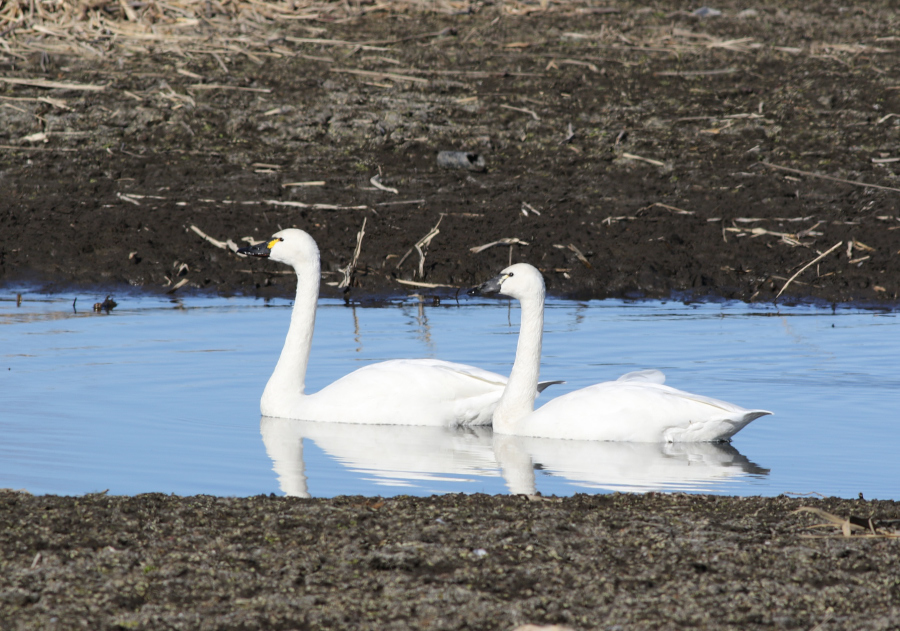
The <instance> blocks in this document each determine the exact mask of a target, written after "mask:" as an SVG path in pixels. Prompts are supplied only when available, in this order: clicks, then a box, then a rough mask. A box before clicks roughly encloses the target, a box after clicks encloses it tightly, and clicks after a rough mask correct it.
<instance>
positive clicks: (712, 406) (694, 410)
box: [477, 263, 771, 443]
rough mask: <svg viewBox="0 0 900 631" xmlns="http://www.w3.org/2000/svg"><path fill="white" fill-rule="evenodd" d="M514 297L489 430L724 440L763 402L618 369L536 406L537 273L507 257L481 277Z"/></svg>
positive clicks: (540, 286)
mask: <svg viewBox="0 0 900 631" xmlns="http://www.w3.org/2000/svg"><path fill="white" fill-rule="evenodd" d="M477 291H478V292H479V293H500V294H503V295H506V296H510V297H512V298H516V299H518V300H519V301H520V303H521V305H522V324H521V329H520V332H519V342H518V346H517V348H516V359H515V363H514V364H513V368H512V371H511V373H510V377H509V382H508V383H507V386H506V390H505V391H504V392H503V396H502V397H501V399H500V403H499V404H498V405H497V408H496V410H495V411H494V418H493V426H494V432H495V433H498V434H514V435H517V436H532V437H540V438H566V439H573V440H611V441H632V442H669V443H670V442H718V441H727V440H730V439H731V437H732V436H733V435H734V434H736V433H737V432H738V431H740V430H741V429H742V428H743V427H744V426H746V425H747V424H748V423H750V422H751V421H753V420H754V419H756V418H759V417H760V416H764V415H766V414H771V412H767V411H765V410H747V409H744V408H742V407H740V406H737V405H734V404H732V403H728V402H726V401H719V400H718V399H712V398H710V397H704V396H701V395H696V394H691V393H688V392H683V391H681V390H676V389H675V388H672V387H669V386H667V385H665V384H664V381H665V376H664V375H663V374H662V373H661V372H659V371H657V370H649V371H640V372H636V373H628V374H627V375H623V376H622V377H620V378H619V379H618V380H617V381H609V382H604V383H598V384H595V385H593V386H588V387H586V388H582V389H580V390H576V391H574V392H570V393H568V394H565V395H562V396H560V397H557V398H555V399H553V400H551V401H549V402H547V403H546V404H544V405H543V406H542V407H540V408H539V409H537V410H535V409H534V399H535V395H536V393H537V390H536V388H535V384H537V379H538V374H539V371H540V357H541V337H542V333H543V331H542V329H543V323H544V295H545V290H544V279H543V278H542V277H541V274H540V272H538V270H537V269H535V268H534V267H532V266H531V265H528V264H527V263H517V264H516V265H512V266H510V267H508V268H506V269H505V270H503V272H502V273H501V274H500V275H499V276H497V277H496V278H493V279H491V280H489V281H488V282H486V283H484V284H483V285H481V286H480V287H479V288H478V290H477Z"/></svg>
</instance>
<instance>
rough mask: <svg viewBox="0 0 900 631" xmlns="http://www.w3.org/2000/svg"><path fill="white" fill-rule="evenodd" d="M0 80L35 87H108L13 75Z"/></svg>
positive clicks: (67, 88) (95, 88)
mask: <svg viewBox="0 0 900 631" xmlns="http://www.w3.org/2000/svg"><path fill="white" fill-rule="evenodd" d="M0 81H5V82H6V83H12V84H15V85H27V86H30V87H34V88H47V89H49V90H85V91H93V92H100V91H102V90H105V89H106V86H105V85H90V84H86V83H62V82H60V81H47V80H46V79H14V78H13V77H0Z"/></svg>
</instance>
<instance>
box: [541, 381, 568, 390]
mask: <svg viewBox="0 0 900 631" xmlns="http://www.w3.org/2000/svg"><path fill="white" fill-rule="evenodd" d="M560 383H565V381H541V382H539V383H538V385H537V390H538V393H541V392H543V391H544V390H546V389H547V388H549V387H550V386H555V385H557V384H560Z"/></svg>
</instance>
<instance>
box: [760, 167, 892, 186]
mask: <svg viewBox="0 0 900 631" xmlns="http://www.w3.org/2000/svg"><path fill="white" fill-rule="evenodd" d="M760 164H763V165H765V166H767V167H770V168H772V169H778V170H780V171H788V172H790V173H797V174H798V175H805V176H807V177H816V178H819V179H820V180H828V181H830V182H839V183H841V184H852V185H853V186H864V187H866V188H877V189H879V190H882V191H894V192H897V193H900V188H892V187H890V186H880V185H878V184H866V183H865V182H857V181H856V180H845V179H843V178H840V177H832V176H830V175H819V174H818V173H812V172H810V171H801V170H800V169H792V168H790V167H783V166H781V165H778V164H772V163H771V162H761V163H760Z"/></svg>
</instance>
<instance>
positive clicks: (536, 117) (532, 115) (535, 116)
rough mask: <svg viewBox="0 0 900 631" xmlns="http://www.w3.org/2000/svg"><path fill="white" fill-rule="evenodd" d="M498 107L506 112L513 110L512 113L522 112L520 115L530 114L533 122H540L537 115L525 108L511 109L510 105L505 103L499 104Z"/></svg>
mask: <svg viewBox="0 0 900 631" xmlns="http://www.w3.org/2000/svg"><path fill="white" fill-rule="evenodd" d="M500 107H502V108H503V109H506V110H513V111H515V112H522V113H524V114H531V117H532V118H533V119H534V120H536V121H539V120H541V117H540V116H538V115H537V114H536V113H535V112H534V110H529V109H526V108H524V107H513V106H512V105H506V104H505V103H501V104H500Z"/></svg>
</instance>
